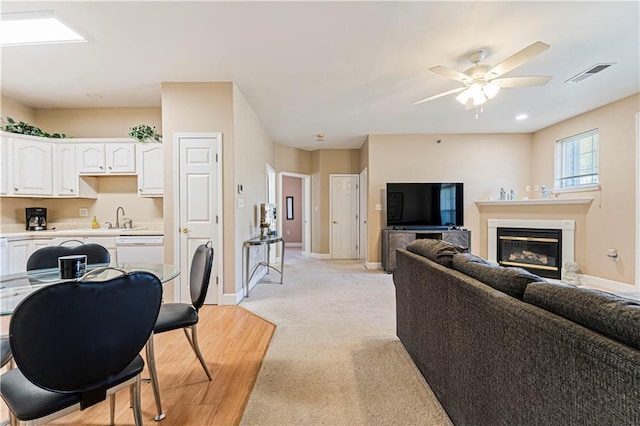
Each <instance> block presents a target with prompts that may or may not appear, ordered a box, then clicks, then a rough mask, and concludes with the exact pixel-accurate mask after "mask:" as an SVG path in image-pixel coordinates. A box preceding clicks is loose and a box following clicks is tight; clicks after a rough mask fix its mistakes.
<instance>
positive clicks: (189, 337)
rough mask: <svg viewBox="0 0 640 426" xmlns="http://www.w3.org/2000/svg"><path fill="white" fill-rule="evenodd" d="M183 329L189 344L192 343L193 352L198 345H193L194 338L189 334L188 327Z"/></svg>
mask: <svg viewBox="0 0 640 426" xmlns="http://www.w3.org/2000/svg"><path fill="white" fill-rule="evenodd" d="M182 331H184V335H185V336H186V338H187V340H188V341H189V345H191V349H192V350H193V352H195V351H196V347H195V346H193V340H192V339H191V335H189V332H188V331H187V327H185V328H183V329H182Z"/></svg>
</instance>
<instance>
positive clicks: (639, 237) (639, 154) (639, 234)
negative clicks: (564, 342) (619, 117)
mask: <svg viewBox="0 0 640 426" xmlns="http://www.w3.org/2000/svg"><path fill="white" fill-rule="evenodd" d="M635 234H636V265H635V267H636V285H635V288H636V291H640V112H638V113H636V232H635Z"/></svg>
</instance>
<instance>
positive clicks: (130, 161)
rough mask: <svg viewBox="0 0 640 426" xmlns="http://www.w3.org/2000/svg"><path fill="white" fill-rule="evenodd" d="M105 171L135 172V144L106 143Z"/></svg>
mask: <svg viewBox="0 0 640 426" xmlns="http://www.w3.org/2000/svg"><path fill="white" fill-rule="evenodd" d="M105 147H106V151H107V152H106V155H107V173H119V174H135V173H136V144H135V143H114V144H106V145H105Z"/></svg>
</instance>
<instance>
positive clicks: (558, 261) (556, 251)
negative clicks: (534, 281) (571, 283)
mask: <svg viewBox="0 0 640 426" xmlns="http://www.w3.org/2000/svg"><path fill="white" fill-rule="evenodd" d="M497 239H498V245H497V250H498V253H497V261H498V263H499V264H501V265H504V266H518V267H521V268H524V269H526V270H528V271H530V272H532V273H534V274H536V275H539V276H541V277H546V278H555V279H560V275H561V274H560V272H561V269H562V231H561V230H559V229H532V228H500V227H499V228H497Z"/></svg>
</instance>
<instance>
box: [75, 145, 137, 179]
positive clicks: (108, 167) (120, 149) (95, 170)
mask: <svg viewBox="0 0 640 426" xmlns="http://www.w3.org/2000/svg"><path fill="white" fill-rule="evenodd" d="M78 173H79V174H81V175H94V176H99V175H107V174H121V175H132V174H135V173H136V144H135V143H133V142H124V143H79V144H78Z"/></svg>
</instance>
